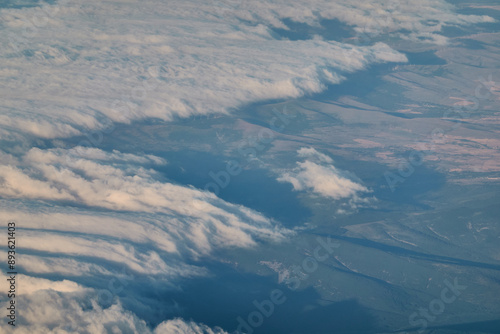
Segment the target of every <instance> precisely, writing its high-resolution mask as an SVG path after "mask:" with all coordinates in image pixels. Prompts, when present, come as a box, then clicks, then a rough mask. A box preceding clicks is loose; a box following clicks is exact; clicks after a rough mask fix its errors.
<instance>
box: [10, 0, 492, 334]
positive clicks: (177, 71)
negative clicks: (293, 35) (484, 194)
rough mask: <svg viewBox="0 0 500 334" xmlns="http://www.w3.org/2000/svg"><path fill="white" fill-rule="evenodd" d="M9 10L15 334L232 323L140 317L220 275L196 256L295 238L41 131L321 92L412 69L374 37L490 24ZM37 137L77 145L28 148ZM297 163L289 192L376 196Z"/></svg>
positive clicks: (347, 9)
mask: <svg viewBox="0 0 500 334" xmlns="http://www.w3.org/2000/svg"><path fill="white" fill-rule="evenodd" d="M286 19H291V20H293V21H296V22H302V23H307V24H309V25H319V24H320V22H321V21H322V20H324V19H337V20H339V21H341V22H343V23H345V24H347V25H349V26H351V27H352V28H353V29H354V30H355V31H357V32H358V34H360V35H363V36H364V39H365V40H366V39H367V38H368V40H369V43H367V45H366V46H355V45H353V44H346V43H340V42H334V41H325V40H323V39H322V38H321V37H318V36H315V37H312V38H311V39H307V40H295V41H292V40H286V39H283V38H281V37H279V36H277V33H276V30H275V28H282V29H288V28H287V26H286V24H285V23H284V22H285V21H286ZM0 20H1V22H2V26H1V27H0V29H1V34H0V43H1V45H3V46H5V47H2V48H1V49H0V59H1V61H0V92H1V93H0V94H1V98H2V105H1V106H0V145H1V149H0V158H1V159H0V160H1V162H0V185H1V187H0V198H1V199H0V220H3V221H7V220H15V221H18V222H19V223H20V226H21V228H22V243H23V252H22V254H21V255H20V257H19V264H20V268H21V269H22V272H23V275H20V276H19V280H20V282H21V283H20V285H19V286H20V289H23V290H22V291H21V297H20V302H21V303H22V304H23V305H24V306H25V309H24V312H23V313H22V314H21V315H20V321H21V322H22V323H23V326H22V327H20V329H19V333H47V332H53V333H75V332H77V333H223V331H222V330H220V329H217V328H215V329H211V328H209V327H206V326H204V325H201V324H197V323H195V322H190V321H189V322H186V321H184V320H181V319H171V320H167V321H165V322H163V323H161V324H160V325H159V326H158V327H157V328H156V329H151V328H150V327H149V326H147V325H146V321H145V320H144V319H142V318H141V315H140V314H139V311H142V312H143V314H144V313H147V312H148V311H158V312H160V315H158V317H160V318H161V317H163V318H162V319H170V318H171V314H172V312H171V311H172V309H175V307H176V306H175V305H173V303H169V302H164V301H163V302H161V303H160V302H158V297H157V296H158V295H161V294H162V293H163V294H164V293H165V291H169V289H175V288H178V286H177V284H178V282H181V281H182V280H183V279H188V278H190V277H196V276H203V275H210V273H209V271H208V269H207V268H205V267H204V266H203V264H202V263H201V261H199V260H200V259H203V258H207V257H211V256H212V255H213V254H214V253H215V252H216V251H218V250H221V249H227V248H233V247H243V248H246V247H254V246H256V245H257V244H258V243H259V242H279V241H283V240H285V239H286V238H287V236H288V235H290V234H291V231H289V230H287V229H285V228H283V227H281V226H280V224H279V223H278V222H274V221H272V220H270V219H268V218H266V217H264V216H263V215H261V214H260V213H258V212H255V211H253V210H251V209H249V208H246V207H243V206H239V205H234V204H231V203H228V202H226V201H223V200H221V199H220V198H218V197H216V196H215V195H213V194H210V193H208V192H204V191H200V190H197V189H194V188H192V187H185V186H181V185H177V184H173V183H169V182H167V181H166V180H165V179H164V176H162V175H161V174H159V173H158V172H156V170H157V169H158V168H160V167H161V165H164V164H166V163H168V162H167V161H164V160H163V159H162V158H159V157H156V156H152V155H134V154H127V153H122V152H120V151H119V150H116V151H111V152H107V151H104V150H100V149H97V148H85V147H81V146H76V147H74V145H72V144H69V143H65V142H59V143H62V144H63V145H56V144H57V143H56V142H55V141H52V142H50V141H44V140H47V139H60V138H69V137H74V136H82V135H96V133H95V132H92V131H96V130H102V131H103V132H102V133H99V135H102V134H105V135H109V134H111V132H112V131H113V127H114V126H115V124H116V123H126V124H130V123H132V122H134V121H138V120H145V119H151V118H157V119H161V120H166V121H168V120H171V119H173V118H175V117H189V116H191V115H198V114H210V113H230V111H231V110H232V109H233V108H237V107H240V106H242V105H244V104H248V103H253V102H256V101H262V100H268V99H283V98H294V97H299V96H303V95H306V94H311V93H318V92H321V91H323V90H324V89H325V88H326V87H327V86H328V85H330V84H336V83H339V82H341V81H342V80H343V79H344V78H345V77H346V76H348V75H349V73H351V72H354V71H358V70H362V69H364V68H367V67H368V66H370V65H371V64H377V63H384V62H405V61H406V60H407V59H406V57H405V56H404V55H403V54H401V53H399V52H397V51H395V50H393V49H391V48H390V47H389V46H388V45H386V44H384V43H375V42H373V43H372V39H373V40H375V39H376V37H377V36H378V35H380V34H391V35H393V36H395V37H399V38H403V39H409V40H421V39H426V40H428V41H430V42H433V43H445V42H446V40H445V39H444V38H443V37H442V36H440V35H439V31H440V30H441V28H442V27H443V26H447V25H462V24H471V23H478V22H490V21H491V19H490V18H488V17H479V16H465V15H457V14H455V13H454V12H453V7H452V6H451V5H448V4H447V3H446V2H444V1H430V0H425V1H420V2H418V4H417V3H415V2H410V1H393V2H387V1H370V2H366V1H347V0H338V1H335V2H331V1H319V0H318V1H316V0H312V1H306V2H303V1H295V0H294V1H284V0H275V1H265V2H264V1H259V2H248V1H246V2H240V1H233V0H225V1H224V0H223V1H218V2H217V3H216V4H214V3H207V4H205V3H200V2H199V1H194V0H191V1H189V0H188V1H180V0H173V1H169V2H168V3H166V2H164V1H159V0H146V1H141V3H140V5H138V4H137V3H136V2H127V1H118V0H116V1H114V0H112V1H105V2H102V1H97V0H90V1H85V2H84V3H78V2H72V1H69V0H61V1H59V2H57V3H56V4H54V5H44V6H41V7H32V8H22V9H1V10H0ZM44 143H45V144H47V143H51V144H50V145H49V147H53V146H58V147H59V146H61V147H66V148H52V149H42V148H33V146H37V147H46V145H44ZM52 144H54V145H52ZM68 147H69V148H68ZM298 155H299V157H300V158H302V159H303V161H302V162H298V163H297V166H296V167H295V168H293V169H291V170H289V171H286V172H284V173H283V174H282V175H281V176H280V178H279V180H280V181H283V182H290V183H291V184H292V185H293V186H294V189H295V190H304V191H308V192H311V193H314V194H316V195H319V196H323V197H327V198H332V199H348V200H351V201H354V202H356V201H360V200H361V199H360V197H359V194H361V193H366V192H368V189H367V188H366V187H364V186H363V185H361V184H359V183H357V182H355V181H353V180H352V179H351V178H350V177H348V176H347V174H346V173H345V172H343V171H339V170H338V169H336V168H335V167H334V166H333V165H332V163H333V161H332V160H331V158H329V157H328V156H326V155H323V154H321V153H319V152H317V151H315V150H314V149H307V148H304V149H301V150H299V151H298ZM0 255H1V256H2V258H5V252H3V251H2V252H0ZM0 280H2V281H3V282H5V281H6V280H5V277H3V276H0ZM117 282H119V283H120V284H121V288H120V289H119V288H116V286H117V285H116V284H117ZM124 282H126V284H125V283H124ZM120 284H118V286H120ZM144 286H147V287H148V288H149V289H150V290H152V291H153V292H154V293H156V294H157V295H156V296H155V297H154V298H153V297H151V296H150V295H151V294H152V293H151V292H150V293H149V294H148V293H144V292H145V291H144V290H141V287H144ZM3 291H6V289H3V288H2V293H3ZM104 296H106V297H107V298H105V299H106V300H105V301H103V298H104ZM155 298H156V299H155ZM132 309H134V310H138V313H137V314H136V313H134V312H132V311H131V310H132ZM0 326H2V327H0V328H2V329H5V328H6V327H5V326H7V325H6V324H5V322H2V323H1V324H0Z"/></svg>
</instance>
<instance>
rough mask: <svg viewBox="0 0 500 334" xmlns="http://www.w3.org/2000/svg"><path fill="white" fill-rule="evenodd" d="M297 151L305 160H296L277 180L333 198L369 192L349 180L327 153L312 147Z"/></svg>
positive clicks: (352, 196)
mask: <svg viewBox="0 0 500 334" xmlns="http://www.w3.org/2000/svg"><path fill="white" fill-rule="evenodd" d="M297 153H298V156H299V157H301V158H304V159H306V160H305V161H303V162H300V161H299V162H297V167H295V168H294V169H293V170H291V171H286V172H282V174H281V176H280V177H278V181H281V182H289V183H291V184H292V185H293V189H294V190H297V191H300V190H304V191H308V192H312V193H315V194H317V195H320V196H323V197H329V198H333V199H342V198H357V196H358V194H359V193H363V192H369V190H368V188H366V187H365V186H363V185H361V184H359V183H356V182H354V181H353V180H351V178H350V177H349V176H348V175H347V173H346V172H343V171H340V170H338V169H337V168H335V167H334V166H333V165H332V163H333V160H332V159H331V158H330V157H328V156H327V155H325V154H322V153H320V152H318V151H316V150H315V149H313V148H301V149H300V150H298V151H297Z"/></svg>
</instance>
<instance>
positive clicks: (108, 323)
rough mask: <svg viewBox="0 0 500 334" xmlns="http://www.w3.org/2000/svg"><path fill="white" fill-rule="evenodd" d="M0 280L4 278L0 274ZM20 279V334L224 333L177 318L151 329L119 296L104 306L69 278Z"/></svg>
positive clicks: (95, 295) (90, 291)
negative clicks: (126, 306)
mask: <svg viewBox="0 0 500 334" xmlns="http://www.w3.org/2000/svg"><path fill="white" fill-rule="evenodd" d="M0 278H1V279H2V281H5V279H6V277H5V276H4V275H3V274H0ZM17 279H18V280H19V282H22V286H20V288H22V293H20V294H19V295H18V297H17V298H16V304H17V307H18V308H19V307H22V312H18V315H17V319H16V333H21V334H29V333H32V334H45V333H57V334H74V333H79V334H80V333H88V334H109V333H137V334H139V333H140V334H174V333H177V334H225V333H227V332H225V331H223V330H222V329H220V328H217V327H216V328H210V327H208V326H206V325H204V324H198V323H195V322H193V321H184V320H183V319H180V318H175V319H171V320H166V321H164V322H162V323H160V324H159V325H158V326H156V328H151V327H150V326H148V325H147V324H146V322H145V321H144V320H142V319H140V318H139V317H138V316H137V315H136V314H134V313H133V312H132V311H130V310H126V309H125V308H124V307H123V306H122V303H121V302H120V299H117V300H116V301H115V302H114V303H112V304H111V305H108V306H102V305H100V304H99V297H98V292H97V291H96V290H93V289H82V288H80V287H79V286H78V285H77V284H76V283H74V282H69V281H66V280H65V281H62V282H52V281H49V280H46V279H35V278H32V277H28V276H25V275H19V276H18V277H17ZM10 330H11V326H10V325H9V324H8V323H7V321H2V322H1V323H0V331H2V332H6V333H7V332H9V331H10Z"/></svg>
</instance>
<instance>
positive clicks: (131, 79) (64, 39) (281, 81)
mask: <svg viewBox="0 0 500 334" xmlns="http://www.w3.org/2000/svg"><path fill="white" fill-rule="evenodd" d="M263 5H264V4H263ZM282 5H283V8H282V9H281V10H278V11H277V13H279V14H280V15H282V17H281V16H280V17H279V18H277V20H282V19H284V18H286V17H288V16H286V15H285V14H286V12H287V11H288V10H290V9H291V8H290V4H285V3H283V4H282ZM313 5H317V6H318V9H319V8H321V6H324V4H321V3H319V2H318V3H315V4H314V3H313ZM221 6H226V7H227V8H229V9H230V8H231V6H233V4H231V3H229V2H226V3H224V2H223V3H221ZM264 7H266V6H265V5H264ZM44 8H45V11H43V10H42V9H38V8H33V9H23V10H3V11H2V12H1V13H0V16H1V17H2V21H3V22H4V28H3V30H4V34H2V35H1V36H0V42H2V44H3V45H8V46H10V47H7V48H2V50H0V58H1V59H2V62H1V64H2V65H0V75H1V76H2V81H1V82H2V84H0V85H1V86H0V87H1V89H2V91H3V92H4V98H3V103H2V109H1V113H2V117H0V128H1V129H2V130H3V131H1V132H0V136H1V138H3V139H6V140H8V139H9V138H11V137H12V135H13V133H14V134H19V133H21V134H25V135H26V136H34V137H39V138H57V137H71V136H76V135H81V134H85V133H86V132H89V131H92V130H95V129H100V128H104V127H109V126H110V124H111V123H112V122H121V123H130V122H131V121H134V120H140V119H146V118H159V119H163V120H171V119H172V118H174V117H178V116H180V117H188V116H190V115H196V114H207V113H227V112H228V111H229V110H231V109H232V108H236V107H238V106H241V105H243V104H247V103H252V102H255V101H259V100H267V99H278V98H291V97H299V96H302V95H305V94H310V93H317V92H320V91H322V90H324V89H325V88H326V86H327V85H329V84H335V83H339V82H340V81H342V80H343V79H344V74H346V73H349V72H353V71H357V70H361V69H364V68H366V67H367V66H368V65H370V64H373V63H381V62H404V61H406V60H407V59H406V57H405V56H404V55H403V54H401V53H399V52H397V51H395V50H393V49H391V48H390V47H388V46H387V45H385V44H383V43H377V44H374V45H373V46H364V47H355V46H352V45H349V44H342V43H338V42H333V41H323V40H321V39H310V40H303V41H289V40H282V39H277V38H276V36H275V34H274V33H273V32H272V29H271V27H272V26H273V25H276V24H278V23H277V21H276V20H275V19H273V18H271V16H269V15H268V14H269V13H270V12H273V13H274V10H275V9H279V8H280V7H277V8H274V9H273V8H268V12H269V13H268V14H263V13H260V9H258V7H256V8H253V7H252V8H251V9H249V11H248V12H247V14H246V15H243V14H242V13H241V10H240V9H237V8H233V9H232V10H233V11H235V12H234V13H233V14H234V16H233V18H237V17H238V15H243V16H252V17H255V18H256V19H259V18H260V17H261V16H262V22H255V23H254V22H243V21H238V23H235V22H234V21H233V20H229V19H228V18H227V16H224V15H223V13H220V11H219V9H220V8H217V6H211V5H210V6H209V5H205V4H200V3H197V2H194V1H174V2H170V3H169V4H168V5H166V4H165V3H163V2H159V1H145V2H142V3H141V8H138V7H137V6H135V5H130V4H125V3H120V2H113V1H111V2H104V3H103V2H100V1H99V2H97V1H93V2H92V1H91V2H87V5H86V6H80V7H77V6H73V5H71V4H55V5H53V6H45V7H44ZM254 10H255V11H256V12H254ZM103 13H114V14H113V15H109V14H106V15H105V16H104V14H103ZM233 14H231V15H233ZM40 16H41V17H42V18H47V20H40V21H42V22H41V23H39V24H38V26H37V25H35V26H34V29H31V30H29V33H28V32H27V31H28V29H27V27H32V28H33V22H32V21H33V17H40ZM123 18H127V19H123ZM316 18H317V19H319V18H320V17H319V16H317V17H316ZM130 22H133V33H130V32H128V30H129V27H130ZM152 22H153V23H154V22H157V23H158V24H151V23H152ZM214 78H216V80H214ZM193 92H196V94H193Z"/></svg>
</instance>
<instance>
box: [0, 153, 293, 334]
mask: <svg viewBox="0 0 500 334" xmlns="http://www.w3.org/2000/svg"><path fill="white" fill-rule="evenodd" d="M6 156H8V155H6ZM11 160H12V161H13V162H15V163H16V164H17V166H15V167H14V166H1V167H2V168H0V179H1V182H2V187H1V188H0V189H1V190H0V194H1V196H2V197H3V198H5V199H2V200H0V219H1V220H4V221H7V220H14V221H16V222H18V225H19V226H20V227H22V243H23V252H22V253H21V254H19V256H18V259H17V260H18V266H19V267H20V268H22V272H23V273H25V275H21V276H19V278H18V279H19V281H20V282H21V283H20V285H19V286H20V287H22V288H23V291H22V292H23V294H24V293H32V294H33V296H38V297H36V298H39V300H38V299H37V300H34V301H29V303H30V305H36V304H37V303H42V299H43V298H49V299H50V298H52V297H53V296H55V295H54V294H52V292H51V293H47V294H43V293H42V292H44V291H45V292H46V291H57V292H64V293H65V294H66V295H67V293H70V292H71V293H73V294H72V295H71V296H70V295H67V296H68V297H67V299H68V300H71V299H74V298H77V297H76V296H77V295H76V294H75V293H77V292H80V291H82V290H85V291H87V290H88V288H91V289H96V291H103V289H104V291H108V290H109V289H111V288H110V287H109V286H115V285H116V284H114V283H110V282H113V281H116V280H119V281H122V280H125V281H126V282H127V284H126V285H127V286H128V287H130V289H129V290H127V291H128V293H127V295H126V296H125V297H126V303H127V310H128V311H127V312H129V313H130V314H129V313H124V314H125V315H127V316H126V317H125V318H124V319H121V318H120V319H121V320H120V319H118V320H116V321H115V320H112V319H111V320H110V319H108V320H109V321H110V322H109V321H108V320H106V319H102V321H101V320H99V321H101V322H99V321H98V323H91V324H87V325H88V326H93V327H85V326H87V325H84V324H86V323H87V322H85V321H86V320H85V321H84V320H82V322H81V324H80V322H78V324H79V325H78V327H76V329H74V332H78V333H80V332H81V333H83V332H85V330H87V331H88V332H90V333H100V332H103V333H104V332H106V331H110V330H115V329H113V328H115V326H118V327H117V328H119V329H120V330H123V329H122V327H121V326H129V327H130V329H129V331H131V332H144V331H142V329H140V328H142V327H141V326H143V325H144V324H143V323H142V322H141V321H142V320H140V319H138V318H137V319H136V316H135V308H138V309H141V308H151V307H153V308H157V309H159V310H161V312H167V313H168V312H169V311H168V310H169V309H170V308H171V307H172V306H171V305H169V304H168V303H163V304H161V305H157V303H158V302H157V301H156V300H150V299H149V297H148V296H144V295H143V294H142V293H141V291H142V290H141V289H142V287H143V285H144V282H145V280H146V281H147V282H148V283H147V284H148V286H150V287H151V288H152V289H156V290H157V291H168V290H171V289H175V287H176V285H177V284H178V283H179V282H180V281H181V280H182V279H188V278H190V277H197V276H205V275H209V274H210V272H209V270H208V269H207V268H205V266H204V264H203V262H201V261H199V260H200V258H203V259H206V258H208V257H211V256H212V254H213V253H214V251H216V250H222V249H224V248H231V247H244V248H246V247H253V246H256V245H257V242H264V241H270V242H276V241H282V240H284V239H286V237H287V236H288V235H290V234H291V233H292V232H291V231H289V230H287V229H285V228H282V227H280V225H279V223H277V222H274V221H272V220H270V219H268V218H266V217H264V216H263V215H261V214H259V213H258V212H255V211H252V210H250V209H248V208H245V207H243V206H239V205H234V204H231V203H228V202H225V201H223V200H221V199H219V198H217V197H216V196H215V195H213V194H211V193H208V192H204V191H199V190H197V189H194V188H190V187H184V186H180V185H174V184H171V183H164V182H162V181H161V176H160V175H158V173H157V172H155V170H154V169H153V168H155V167H158V166H160V165H163V164H165V163H166V162H165V161H164V160H163V159H161V158H159V157H156V156H152V155H144V156H140V155H134V154H124V153H121V152H119V151H116V150H115V151H112V152H105V151H102V150H98V149H90V148H83V147H77V148H74V149H70V150H65V149H49V150H41V149H38V148H33V149H31V150H29V151H28V152H27V153H26V154H25V155H24V156H21V157H18V158H14V157H11ZM82 205H83V207H82ZM20 238H21V236H20ZM0 254H3V256H4V257H6V254H5V252H0ZM156 290H155V291H156ZM117 293H118V292H116V291H115V292H113V293H111V295H110V296H108V297H106V298H104V299H103V297H102V296H101V300H99V298H98V303H97V304H96V305H95V306H93V308H94V309H95V310H97V311H96V312H100V311H98V310H99V308H102V307H105V306H106V305H104V304H105V303H106V302H109V301H110V300H112V299H113V298H117ZM33 298H35V297H33ZM54 298H55V297H54ZM65 298H66V297H65ZM54 303H55V304H54V305H56V304H57V305H56V306H57V307H59V306H61V305H60V303H62V302H60V301H57V303H56V301H54ZM64 303H70V302H69V301H67V302H64ZM103 303H104V304H103ZM48 305H49V306H50V305H51V302H50V300H49V301H48ZM64 305H66V304H64ZM56 306H54V307H55V308H56ZM33 307H34V306H33ZM75 307H76V306H75ZM115 307H116V306H115ZM69 310H73V311H74V312H77V313H78V312H80V311H78V310H79V309H78V308H74V309H72V308H71V307H70V308H69ZM51 312H52V311H51ZM53 312H54V315H53V319H60V318H61V317H63V315H57V312H56V311H53ZM85 312H87V311H85ZM85 312H84V313H85ZM102 312H104V313H110V315H114V314H116V312H117V311H116V310H115V309H114V308H108V309H106V310H102ZM80 313H81V312H80ZM80 313H78V314H80ZM119 313H120V312H119ZM30 314H31V313H29V312H28V315H27V316H26V318H25V320H26V321H27V324H28V325H29V326H28V327H27V328H30V329H32V331H33V332H35V333H42V332H48V329H50V330H52V331H53V332H58V331H59V332H61V333H64V331H63V330H64V329H63V328H62V327H61V328H60V327H58V326H59V325H60V324H61V322H58V321H59V320H58V321H56V320H54V321H53V322H51V323H47V324H44V323H37V322H34V321H32V320H33V319H36V312H35V311H33V314H32V316H30ZM85 314H87V313H85ZM124 314H122V313H120V316H123V315H124ZM87 315H88V314H87ZM87 315H86V316H87ZM38 316H39V315H38ZM66 316H67V317H70V315H69V314H68V315H64V317H66ZM74 316H76V315H74ZM72 317H73V316H72ZM130 317H132V318H130ZM30 319H31V320H30ZM85 319H86V318H85ZM127 319H128V320H127ZM134 319H135V320H134ZM132 320H133V321H132ZM136 320H137V321H136ZM108 322H109V324H108ZM122 322H123V323H122ZM111 323H112V324H113V325H111ZM56 324H57V326H56ZM108 325H109V326H111V327H109V328H108V327H107V326H108ZM30 326H32V327H30ZM82 326H83V327H82ZM134 326H135V327H134ZM197 326H198V325H195V324H193V323H186V324H185V325H182V324H181V323H180V322H179V321H177V322H175V321H174V322H173V323H166V324H164V325H163V327H162V328H166V329H172V330H173V329H174V328H179V331H181V330H184V329H187V328H190V330H191V332H193V333H197V332H202V331H204V330H207V332H209V331H208V329H206V328H205V327H203V326H201V325H199V326H198V327H197ZM129 327H123V328H129ZM47 328H48V329H47ZM103 328H105V329H103ZM69 332H71V331H69ZM214 332H217V331H214Z"/></svg>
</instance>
